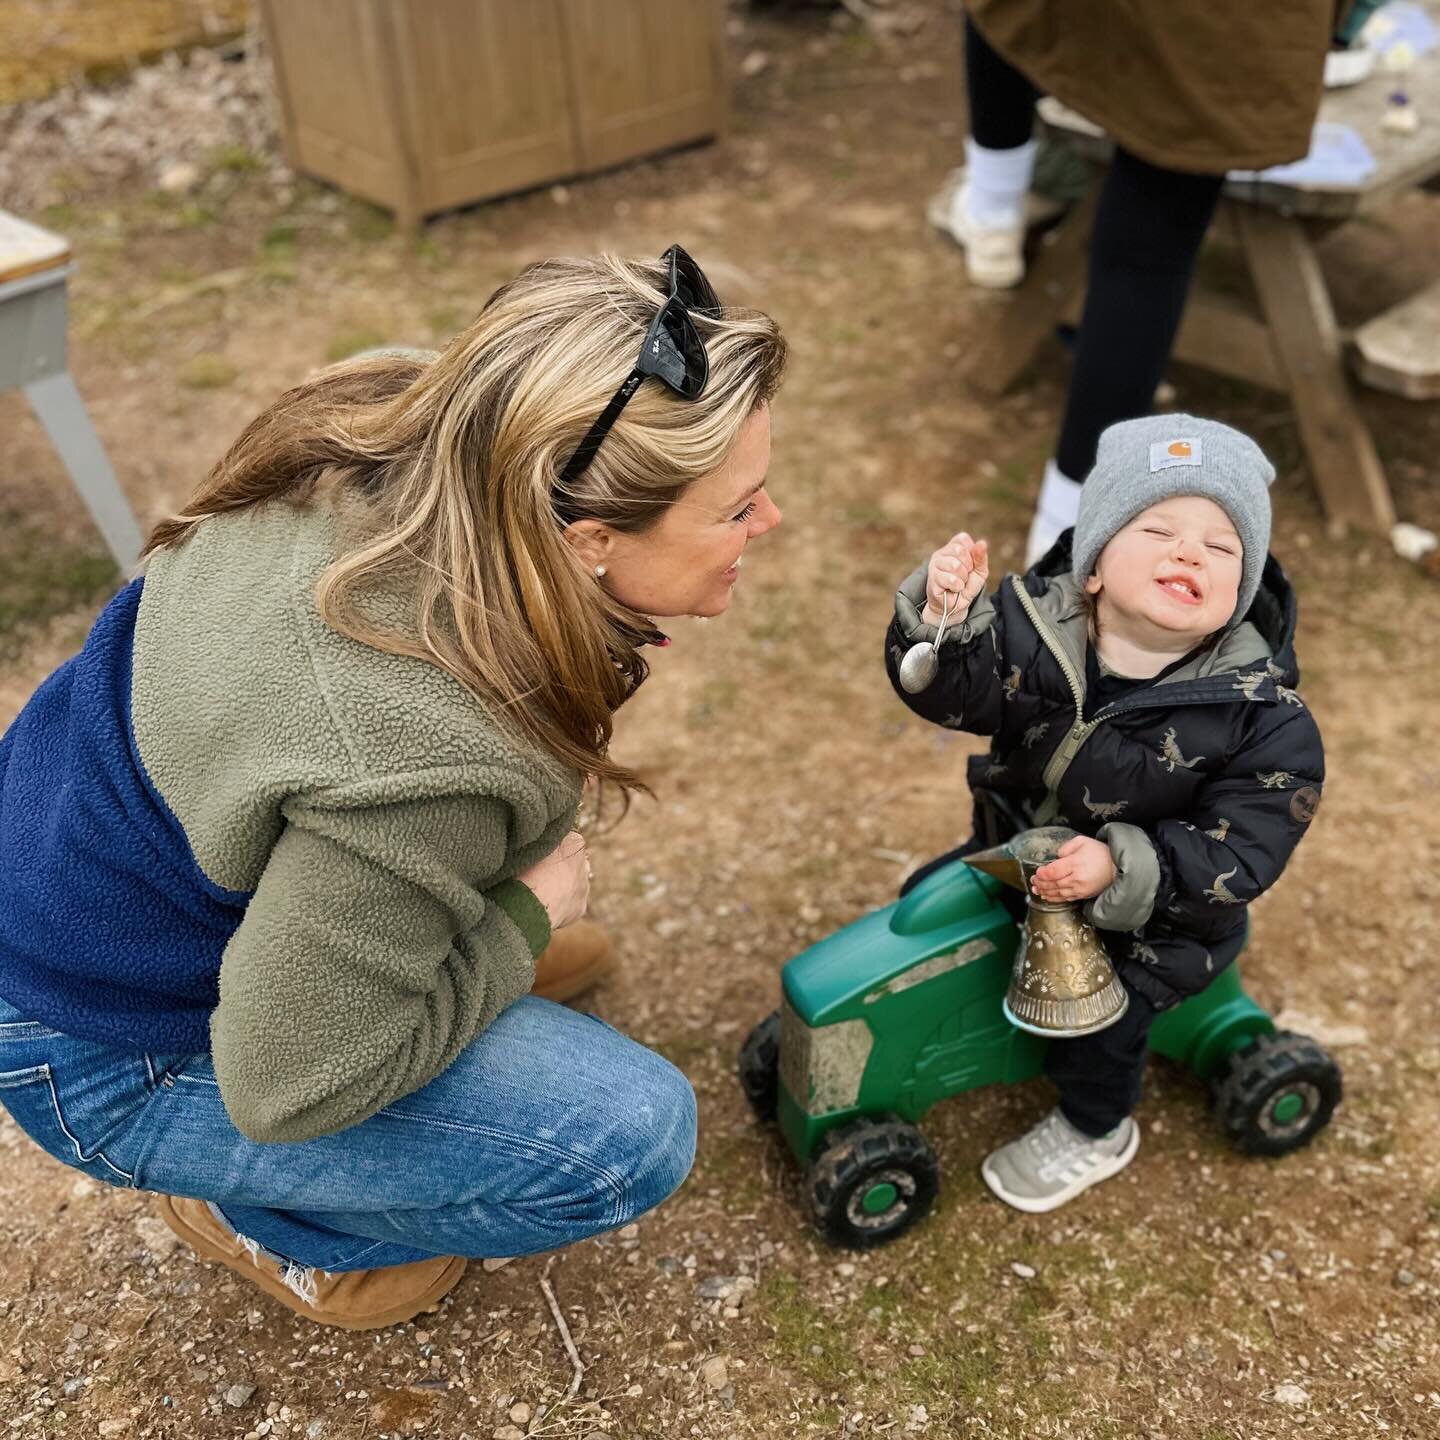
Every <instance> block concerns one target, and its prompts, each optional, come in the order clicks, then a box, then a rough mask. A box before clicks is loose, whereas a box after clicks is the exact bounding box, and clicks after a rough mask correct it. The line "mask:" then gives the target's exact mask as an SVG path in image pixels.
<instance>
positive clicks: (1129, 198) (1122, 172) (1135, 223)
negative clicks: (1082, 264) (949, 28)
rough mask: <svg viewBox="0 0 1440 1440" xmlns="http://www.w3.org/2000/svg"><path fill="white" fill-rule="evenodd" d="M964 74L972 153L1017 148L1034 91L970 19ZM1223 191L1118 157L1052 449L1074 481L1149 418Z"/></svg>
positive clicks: (1027, 126) (1031, 114)
mask: <svg viewBox="0 0 1440 1440" xmlns="http://www.w3.org/2000/svg"><path fill="white" fill-rule="evenodd" d="M965 75H966V81H967V84H968V86H969V92H970V134H971V137H972V138H973V139H974V141H975V143H976V144H977V145H982V146H984V147H985V148H986V149H991V150H1013V149H1015V148H1016V147H1017V146H1020V145H1023V144H1025V142H1026V141H1027V140H1029V139H1030V136H1031V133H1032V131H1033V129H1034V125H1035V101H1036V100H1037V98H1038V96H1039V92H1038V91H1037V90H1036V89H1035V87H1034V86H1033V85H1032V84H1031V83H1030V81H1029V80H1028V79H1027V78H1026V77H1025V76H1024V75H1022V74H1021V73H1020V71H1018V70H1017V69H1015V67H1014V66H1013V65H1011V64H1010V62H1009V61H1008V60H1005V59H1003V58H1002V57H1001V56H1000V55H997V54H996V53H995V51H994V50H992V49H991V48H990V46H989V44H988V43H987V42H986V40H985V39H984V37H983V36H982V35H981V34H980V32H979V31H978V30H976V28H975V27H974V25H973V24H972V23H971V22H970V20H969V19H968V18H967V19H966V21H965ZM1223 183H1224V177H1223V176H1220V175H1182V174H1180V173H1179V172H1178V171H1175V170H1162V169H1161V168H1160V167H1159V166H1156V165H1149V164H1147V163H1146V162H1145V161H1144V160H1138V159H1136V157H1135V156H1133V155H1131V154H1129V153H1128V152H1127V151H1125V150H1121V149H1120V148H1118V147H1117V148H1116V150H1115V158H1114V161H1113V162H1112V163H1111V166H1110V170H1109V173H1108V174H1107V175H1106V177H1105V184H1104V188H1103V189H1102V190H1101V192H1100V207H1099V210H1098V211H1097V213H1096V216H1095V234H1094V238H1093V239H1092V240H1091V242H1090V275H1089V286H1088V290H1087V292H1086V296H1085V313H1084V315H1083V317H1082V318H1081V321H1080V331H1079V334H1078V335H1077V336H1076V341H1075V362H1074V369H1073V371H1072V373H1071V376H1070V393H1069V395H1068V396H1067V397H1066V401H1065V418H1064V420H1063V421H1062V422H1061V425H1060V439H1059V441H1058V442H1057V444H1056V447H1055V460H1056V463H1057V464H1058V465H1059V467H1060V469H1061V470H1062V471H1063V472H1064V473H1065V474H1066V475H1068V476H1069V477H1070V478H1071V479H1072V480H1083V479H1084V478H1085V476H1086V475H1087V474H1088V473H1089V471H1090V467H1091V466H1092V465H1093V464H1094V463H1095V447H1096V444H1097V443H1098V442H1099V439H1100V432H1101V431H1102V430H1104V429H1105V427H1106V426H1107V425H1113V424H1114V423H1115V422H1116V421H1117V420H1131V419H1134V418H1135V417H1136V416H1137V415H1146V414H1148V413H1149V411H1150V405H1151V402H1152V400H1153V398H1154V395H1155V387H1156V386H1157V385H1159V383H1160V381H1161V380H1162V379H1163V378H1164V375H1165V364H1166V361H1167V360H1169V358H1170V347H1171V345H1172V344H1173V343H1174V341H1175V332H1176V330H1177V329H1178V328H1179V325H1180V316H1181V314H1182V312H1183V311H1184V309H1185V297H1186V296H1187V294H1188V293H1189V290H1190V280H1191V277H1192V275H1193V274H1194V272H1195V257H1196V255H1197V254H1198V252H1199V250H1200V242H1201V241H1202V240H1203V239H1204V238H1205V231H1206V230H1207V229H1208V228H1209V225H1210V218H1211V216H1212V215H1213V214H1214V213H1215V204H1216V201H1217V200H1218V199H1219V198H1220V187H1221V185H1222V184H1223Z"/></svg>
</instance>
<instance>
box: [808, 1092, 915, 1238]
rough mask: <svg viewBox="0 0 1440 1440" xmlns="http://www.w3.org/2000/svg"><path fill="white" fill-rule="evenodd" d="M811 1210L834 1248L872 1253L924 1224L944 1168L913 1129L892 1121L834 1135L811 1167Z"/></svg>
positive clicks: (866, 1122) (855, 1124)
mask: <svg viewBox="0 0 1440 1440" xmlns="http://www.w3.org/2000/svg"><path fill="white" fill-rule="evenodd" d="M809 1181H810V1183H809V1190H810V1208H811V1210H812V1212H813V1214H814V1216H815V1222H816V1224H817V1225H818V1226H819V1227H820V1230H821V1233H822V1234H823V1235H824V1236H825V1238H826V1239H827V1240H829V1241H830V1242H831V1243H832V1244H835V1245H844V1246H846V1247H847V1248H849V1249H851V1250H870V1249H873V1248H874V1247H875V1246H877V1245H884V1244H886V1243H888V1242H889V1241H891V1240H894V1239H895V1238H896V1237H897V1236H900V1235H903V1234H904V1233H905V1232H906V1231H907V1230H908V1229H909V1228H910V1227H911V1226H912V1225H914V1224H915V1223H916V1222H917V1221H919V1220H920V1219H922V1218H923V1217H924V1215H925V1214H926V1213H927V1212H928V1211H929V1209H930V1207H931V1206H932V1205H933V1204H934V1203H935V1196H936V1195H937V1194H938V1193H939V1190H940V1162H939V1161H938V1160H937V1159H936V1158H935V1152H934V1151H933V1150H932V1149H931V1148H930V1145H929V1142H928V1141H927V1140H926V1139H925V1137H924V1136H923V1135H922V1134H921V1133H920V1132H919V1131H918V1130H917V1129H916V1128H915V1127H914V1126H913V1125H907V1124H906V1123H905V1122H904V1121H903V1120H896V1119H894V1118H893V1117H888V1118H887V1117H876V1118H873V1119H871V1118H867V1119H862V1120H852V1121H850V1123H849V1124H847V1125H841V1126H839V1127H838V1128H837V1129H835V1130H833V1131H831V1133H830V1134H829V1135H828V1136H827V1137H826V1141H825V1146H824V1148H823V1149H822V1150H821V1151H820V1153H819V1154H818V1155H817V1156H816V1157H815V1159H814V1160H813V1161H812V1162H811V1165H810V1177H809Z"/></svg>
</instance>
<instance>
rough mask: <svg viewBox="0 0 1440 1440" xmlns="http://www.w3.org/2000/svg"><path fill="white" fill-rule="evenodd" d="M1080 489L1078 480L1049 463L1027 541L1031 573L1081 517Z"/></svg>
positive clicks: (1027, 557) (1027, 563)
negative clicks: (1034, 566)
mask: <svg viewBox="0 0 1440 1440" xmlns="http://www.w3.org/2000/svg"><path fill="white" fill-rule="evenodd" d="M1080 490H1081V485H1080V482H1079V481H1078V480H1072V479H1070V477H1069V476H1068V475H1063V474H1061V472H1060V471H1059V470H1058V469H1057V468H1056V465H1055V462H1054V461H1053V460H1048V461H1046V463H1045V478H1044V480H1042V481H1041V482H1040V498H1039V499H1038V500H1036V502H1035V518H1034V519H1033V520H1032V521H1031V522H1030V535H1029V537H1028V538H1027V539H1026V541H1025V568H1026V569H1027V570H1028V569H1029V568H1030V567H1031V566H1032V565H1033V564H1034V563H1035V562H1036V561H1037V560H1039V559H1040V558H1041V556H1043V555H1044V554H1045V552H1046V551H1047V550H1048V549H1049V548H1050V547H1051V546H1052V545H1053V544H1054V543H1055V542H1056V541H1057V540H1058V539H1059V538H1060V535H1061V533H1062V532H1063V531H1065V530H1068V529H1069V528H1070V527H1071V526H1072V525H1073V524H1074V523H1075V521H1076V519H1077V518H1078V517H1079V515H1080Z"/></svg>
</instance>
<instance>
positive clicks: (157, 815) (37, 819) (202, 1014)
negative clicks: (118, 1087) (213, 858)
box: [0, 580, 250, 1054]
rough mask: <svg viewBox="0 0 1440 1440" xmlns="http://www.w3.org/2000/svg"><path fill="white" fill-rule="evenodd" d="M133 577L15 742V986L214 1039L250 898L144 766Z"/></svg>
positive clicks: (8, 793) (17, 726) (57, 1003)
mask: <svg viewBox="0 0 1440 1440" xmlns="http://www.w3.org/2000/svg"><path fill="white" fill-rule="evenodd" d="M142 584H143V581H140V580H136V581H134V582H133V583H132V584H130V585H127V586H126V587H125V589H123V590H122V591H121V592H120V593H119V594H118V595H117V596H116V597H115V598H114V599H113V600H112V601H111V602H110V604H109V605H108V606H107V607H106V609H105V612H104V613H103V614H102V615H101V617H100V619H99V620H98V621H97V622H96V623H95V626H94V628H93V629H92V630H91V632H90V637H89V639H88V640H87V641H86V644H85V648H84V649H83V650H81V651H80V653H79V654H78V655H76V656H75V657H74V658H73V659H72V660H69V661H68V662H67V663H66V664H64V665H62V666H61V667H60V668H59V669H58V670H57V671H55V673H54V674H53V675H51V676H50V678H49V679H48V680H46V682H45V683H44V684H43V685H42V686H41V687H40V688H39V689H38V690H37V691H36V692H35V694H34V695H33V696H32V697H31V699H30V702H29V704H27V705H26V707H25V708H24V710H22V711H21V712H20V714H19V716H18V717H17V718H16V720H15V723H14V724H13V725H12V726H11V727H10V729H9V731H8V733H7V734H6V736H5V738H4V740H3V741H0V996H4V998H5V999H6V1000H8V1001H9V1002H10V1003H11V1004H12V1005H14V1006H15V1008H16V1009H17V1010H19V1011H21V1012H22V1013H23V1014H25V1015H27V1016H29V1017H30V1018H32V1019H35V1020H39V1021H41V1022H43V1023H44V1024H46V1025H49V1026H52V1027H53V1028H54V1029H56V1030H60V1031H63V1032H64V1033H65V1034H67V1035H75V1036H79V1037H81V1038H83V1039H89V1040H98V1041H101V1042H103V1043H105V1044H109V1045H115V1046H118V1047H121V1048H123V1049H130V1050H145V1051H150V1052H155V1053H170V1054H175V1053H193V1052H195V1051H201V1050H207V1049H208V1048H209V1045H210V1012H211V1011H212V1010H213V1009H214V1008H215V1005H216V1003H217V1001H218V999H219V976H220V957H221V954H222V952H223V951H224V949H225V946H226V943H227V942H228V941H229V939H230V937H231V936H232V935H233V934H234V933H235V930H236V929H237V928H238V926H239V924H240V921H241V919H242V918H243V916H244V913H245V907H246V905H247V904H248V903H249V899H250V896H249V895H248V894H244V893H240V892H236V891H230V890H224V889H222V888H221V887H219V886H217V885H215V884H214V883H213V882H212V881H210V880H209V879H207V877H206V876H205V875H204V873H203V872H202V871H201V869H200V867H199V865H198V864H197V863H196V861H195V857H194V855H193V853H192V852H191V849H190V844H189V841H188V840H187V839H186V836H185V834H184V831H183V830H182V829H181V827H180V824H179V822H178V821H177V820H176V819H175V816H174V815H173V814H172V813H171V812H170V810H169V808H168V807H167V806H166V804H165V802H164V800H162V799H161V797H160V795H159V794H158V793H157V791H156V790H155V787H154V786H153V785H152V784H151V782H150V779H149V777H148V776H147V775H146V773H145V767H144V765H143V764H142V763H141V760H140V755H139V751H138V749H137V747H136V743H135V733H134V728H133V726H132V724H131V715H130V675H131V658H132V651H133V645H134V634H135V617H136V614H137V612H138V610H139V606H140V592H141V586H142Z"/></svg>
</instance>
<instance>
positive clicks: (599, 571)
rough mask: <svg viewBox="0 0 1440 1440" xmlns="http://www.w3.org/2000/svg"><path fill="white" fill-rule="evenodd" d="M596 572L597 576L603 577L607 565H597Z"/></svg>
mask: <svg viewBox="0 0 1440 1440" xmlns="http://www.w3.org/2000/svg"><path fill="white" fill-rule="evenodd" d="M595 574H596V576H597V577H603V576H604V574H605V567H604V566H603V565H597V566H596V567H595Z"/></svg>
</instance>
